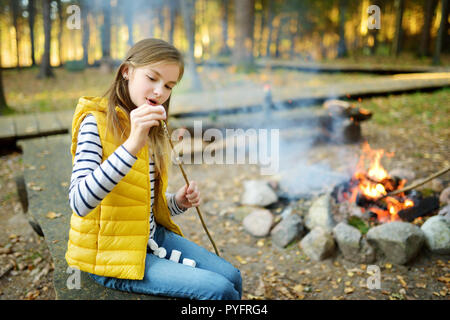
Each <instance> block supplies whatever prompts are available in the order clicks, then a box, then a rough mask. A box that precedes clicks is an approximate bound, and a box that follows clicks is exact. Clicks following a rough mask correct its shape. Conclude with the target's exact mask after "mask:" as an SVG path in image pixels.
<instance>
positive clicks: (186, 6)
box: [180, 0, 202, 90]
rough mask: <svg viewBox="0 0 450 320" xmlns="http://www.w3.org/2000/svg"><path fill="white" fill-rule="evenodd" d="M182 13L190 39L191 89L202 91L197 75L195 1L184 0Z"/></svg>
mask: <svg viewBox="0 0 450 320" xmlns="http://www.w3.org/2000/svg"><path fill="white" fill-rule="evenodd" d="M180 2H181V12H182V14H183V23H184V29H185V32H186V38H187V39H188V46H189V47H188V51H187V65H186V67H187V71H188V73H189V75H190V77H191V79H192V80H191V89H196V90H201V88H202V84H201V81H200V77H199V75H198V73H197V69H196V63H195V56H194V46H195V0H182V1H180Z"/></svg>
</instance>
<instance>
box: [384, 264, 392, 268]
mask: <svg viewBox="0 0 450 320" xmlns="http://www.w3.org/2000/svg"><path fill="white" fill-rule="evenodd" d="M384 267H385V268H386V269H392V264H390V263H386V264H385V265H384Z"/></svg>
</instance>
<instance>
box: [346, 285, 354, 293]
mask: <svg viewBox="0 0 450 320" xmlns="http://www.w3.org/2000/svg"><path fill="white" fill-rule="evenodd" d="M353 291H355V288H352V287H347V288H345V289H344V292H345V293H346V294H350V293H352V292H353Z"/></svg>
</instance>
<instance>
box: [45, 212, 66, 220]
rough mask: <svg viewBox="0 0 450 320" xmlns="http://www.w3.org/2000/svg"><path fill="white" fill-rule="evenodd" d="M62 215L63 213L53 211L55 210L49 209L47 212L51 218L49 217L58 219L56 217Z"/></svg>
mask: <svg viewBox="0 0 450 320" xmlns="http://www.w3.org/2000/svg"><path fill="white" fill-rule="evenodd" d="M61 216H62V214H61V213H56V212H53V211H49V212H48V213H47V215H46V217H47V218H49V219H56V218H58V217H61Z"/></svg>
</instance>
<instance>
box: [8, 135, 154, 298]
mask: <svg viewBox="0 0 450 320" xmlns="http://www.w3.org/2000/svg"><path fill="white" fill-rule="evenodd" d="M70 142H71V138H70V135H68V134H64V135H56V136H49V137H42V138H34V139H29V140H20V141H19V142H18V146H19V147H21V148H22V150H23V164H24V172H23V176H19V177H18V178H16V182H17V187H18V192H19V198H20V199H21V202H22V205H23V208H24V211H25V213H26V214H27V215H28V220H29V221H30V224H31V225H32V227H33V229H34V230H35V231H36V232H37V233H38V234H40V235H43V236H44V238H45V241H46V244H47V246H48V248H49V251H50V254H51V256H52V258H53V263H54V266H55V269H54V273H53V284H54V288H55V293H56V298H57V299H61V300H72V299H77V300H79V299H80V300H91V299H108V300H109V299H132V300H144V299H145V300H155V299H162V297H156V296H151V295H144V294H133V293H128V292H121V291H118V290H111V289H108V288H105V287H103V286H101V285H99V284H97V283H96V282H95V281H93V280H92V279H91V278H90V277H89V275H88V274H87V273H85V272H80V275H81V277H80V282H79V283H80V288H79V289H77V288H72V289H69V288H70V287H73V286H71V285H69V286H68V285H67V283H68V280H69V278H70V277H72V278H71V279H73V277H74V275H75V273H74V271H73V270H70V269H69V270H68V265H67V262H66V259H65V257H64V256H65V253H66V249H67V241H68V237H69V227H70V216H71V214H72V211H71V208H70V206H69V196H68V190H69V186H70V176H71V171H72V157H71V155H70ZM49 212H53V214H52V213H50V214H49ZM69 283H70V280H69Z"/></svg>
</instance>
